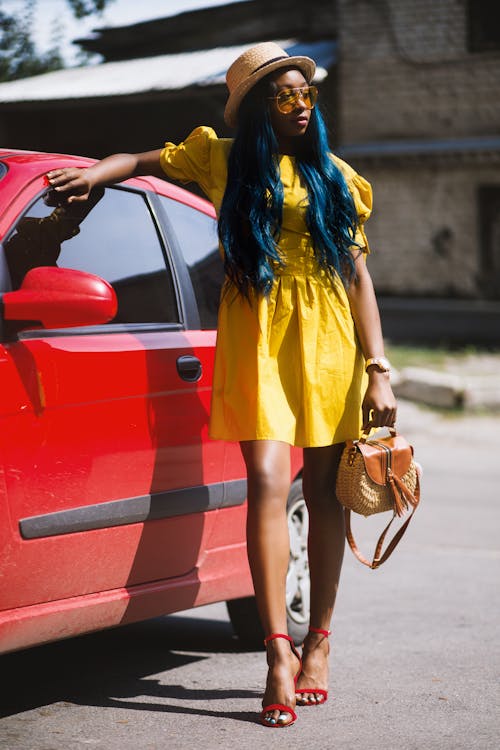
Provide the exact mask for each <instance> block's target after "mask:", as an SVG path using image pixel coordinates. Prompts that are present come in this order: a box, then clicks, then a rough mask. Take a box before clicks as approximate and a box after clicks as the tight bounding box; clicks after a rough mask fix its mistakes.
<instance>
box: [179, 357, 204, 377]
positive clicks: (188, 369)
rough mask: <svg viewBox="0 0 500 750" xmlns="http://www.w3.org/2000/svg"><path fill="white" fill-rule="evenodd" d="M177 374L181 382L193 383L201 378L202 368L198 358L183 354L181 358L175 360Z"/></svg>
mask: <svg viewBox="0 0 500 750" xmlns="http://www.w3.org/2000/svg"><path fill="white" fill-rule="evenodd" d="M177 372H178V373H179V376H180V377H181V378H182V379H183V380H188V381H189V382H190V383H195V382H196V381H197V380H199V379H200V378H201V376H202V373H203V368H202V366H201V362H200V360H199V359H198V357H193V356H192V355H191V354H183V355H182V357H179V358H178V359H177Z"/></svg>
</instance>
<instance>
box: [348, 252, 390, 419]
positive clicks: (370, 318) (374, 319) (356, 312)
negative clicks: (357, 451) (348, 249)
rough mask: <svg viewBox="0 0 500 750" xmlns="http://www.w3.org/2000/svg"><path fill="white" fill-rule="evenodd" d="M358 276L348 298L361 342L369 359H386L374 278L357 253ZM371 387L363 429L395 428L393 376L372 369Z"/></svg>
mask: <svg viewBox="0 0 500 750" xmlns="http://www.w3.org/2000/svg"><path fill="white" fill-rule="evenodd" d="M354 263H355V266H356V277H355V278H354V279H353V281H352V282H351V284H350V286H349V288H348V290H347V296H348V298H349V303H350V306H351V312H352V317H353V319H354V324H355V326H356V331H357V334H358V338H359V342H360V344H361V349H362V351H363V354H364V357H365V359H370V358H371V357H383V356H384V340H383V338H382V326H381V324H380V314H379V310H378V305H377V300H376V298H375V291H374V289H373V283H372V280H371V276H370V274H369V272H368V269H367V267H366V263H365V259H364V257H363V253H362V252H360V251H359V249H357V250H356V252H355V261H354ZM368 378H369V381H368V387H367V389H366V393H365V396H364V399H363V430H367V429H369V428H370V427H384V426H389V427H391V426H393V425H394V423H395V421H396V399H395V397H394V394H393V392H392V388H391V384H390V382H389V373H387V372H380V370H378V369H377V367H376V366H374V365H372V366H371V367H369V368H368Z"/></svg>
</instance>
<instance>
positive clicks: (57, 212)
mask: <svg viewBox="0 0 500 750" xmlns="http://www.w3.org/2000/svg"><path fill="white" fill-rule="evenodd" d="M55 202H56V201H55V200H54V192H53V191H49V192H48V193H47V194H46V195H45V196H43V197H42V198H40V199H39V200H37V201H36V202H35V203H34V204H33V205H32V206H31V207H30V208H29V209H28V211H27V212H26V213H25V214H24V215H23V217H22V218H21V219H20V220H19V221H18V222H17V224H16V227H15V230H14V232H13V233H12V234H11V235H10V236H9V238H8V240H7V242H5V243H4V251H5V256H6V259H7V264H8V267H9V271H10V275H11V280H12V288H13V289H18V288H19V286H20V285H21V283H22V280H23V278H24V276H25V274H26V273H27V272H28V271H29V270H30V269H31V268H34V267H36V266H47V265H54V266H59V267H60V268H74V269H77V270H80V271H87V272H88V273H93V274H96V275H97V276H101V277H102V278H103V279H106V280H107V281H109V283H110V284H112V286H113V288H114V290H115V292H116V296H117V299H118V312H117V315H116V317H115V318H114V319H113V321H112V322H113V323H154V322H161V323H165V322H166V323H172V322H178V320H179V315H178V312H177V303H176V297H175V289H174V284H173V279H172V275H171V272H170V269H169V268H168V266H167V263H166V261H165V255H164V252H163V248H162V245H161V242H160V239H159V236H158V232H157V230H156V226H155V224H154V221H153V218H152V216H151V213H150V211H149V208H148V205H147V203H146V200H145V197H144V195H143V194H142V193H137V192H133V191H130V190H123V189H116V188H106V189H103V188H99V189H96V190H94V191H93V192H92V195H91V197H90V198H89V200H88V201H85V202H76V203H71V204H69V205H64V204H63V205H62V206H57V205H54V204H55Z"/></svg>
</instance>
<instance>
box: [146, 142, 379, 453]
mask: <svg viewBox="0 0 500 750" xmlns="http://www.w3.org/2000/svg"><path fill="white" fill-rule="evenodd" d="M231 145H232V140H230V139H226V138H217V136H216V134H215V132H214V131H213V130H212V129H211V128H207V127H199V128H196V130H194V131H193V132H192V133H191V135H190V136H189V137H188V138H187V139H186V140H185V141H184V142H183V143H181V144H179V145H175V144H173V143H166V144H165V148H164V149H163V150H162V152H161V157H160V161H161V166H162V168H163V170H164V171H165V173H166V175H167V176H168V177H169V178H171V179H174V180H179V181H180V182H183V183H187V182H197V183H198V185H199V186H200V187H201V189H202V190H203V191H204V192H205V194H206V195H207V196H208V198H209V200H210V201H211V202H212V203H213V204H214V206H215V209H216V211H217V214H218V213H219V209H220V205H221V202H222V197H223V195H224V190H225V187H226V180H227V160H228V156H229V151H230V150H231ZM332 158H333V160H334V162H335V164H336V165H337V166H338V168H339V169H340V170H341V172H342V174H343V175H344V178H345V179H346V182H347V185H348V187H349V190H350V192H351V195H352V197H353V199H354V204H355V207H356V210H357V213H358V216H359V222H360V227H359V230H358V233H357V235H356V237H355V241H356V243H358V244H359V246H360V247H361V248H362V249H363V251H364V252H368V244H367V241H366V237H365V234H364V230H363V224H364V222H365V221H366V219H367V218H368V217H369V215H370V213H371V206H372V194H371V188H370V185H369V184H368V182H366V180H364V179H363V178H362V177H361V176H360V175H358V174H356V172H355V171H354V170H353V169H352V168H351V167H350V166H349V165H348V164H346V163H345V162H343V161H342V160H341V159H339V158H338V157H336V156H333V155H332ZM279 164H280V171H281V181H282V183H283V191H284V203H283V222H282V227H281V235H280V240H279V251H280V254H281V256H282V259H283V261H284V266H283V267H277V268H276V269H275V280H274V284H273V287H272V289H271V292H270V294H269V295H268V296H262V295H257V294H255V295H252V296H251V300H250V302H249V301H248V300H247V299H245V298H243V297H242V296H241V295H240V294H238V293H237V291H236V289H235V288H234V287H233V286H232V285H231V284H229V282H226V286H225V288H224V290H223V293H222V296H221V302H220V308H219V319H218V327H217V348H216V355H215V370H214V381H213V392H212V408H211V415H210V436H211V437H212V438H213V439H221V440H229V441H240V440H281V441H283V442H285V443H289V444H290V445H297V446H302V447H318V446H326V445H332V444H333V443H341V442H344V441H345V440H347V439H349V438H356V437H358V436H359V433H360V429H361V402H362V397H363V393H364V389H365V386H366V382H365V375H364V358H363V355H362V352H361V350H360V347H359V343H358V339H357V336H356V331H355V327H354V322H353V319H352V315H351V310H350V306H349V300H348V298H347V294H346V292H345V289H344V286H343V284H342V282H341V281H340V279H339V278H336V279H335V281H332V280H331V279H330V278H329V277H328V275H327V274H325V272H324V271H323V270H321V269H320V268H319V266H318V264H317V262H316V259H315V257H314V252H313V248H312V243H311V237H310V234H309V232H308V230H307V226H306V222H305V214H306V207H307V191H306V189H305V188H304V187H303V186H302V185H301V184H300V179H299V176H298V174H297V171H296V169H295V162H294V158H293V157H292V156H281V157H280V162H279Z"/></svg>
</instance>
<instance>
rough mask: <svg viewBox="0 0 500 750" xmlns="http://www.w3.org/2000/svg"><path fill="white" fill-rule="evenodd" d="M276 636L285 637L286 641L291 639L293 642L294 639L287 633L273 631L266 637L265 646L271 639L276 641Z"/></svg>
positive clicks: (290, 641)
mask: <svg viewBox="0 0 500 750" xmlns="http://www.w3.org/2000/svg"><path fill="white" fill-rule="evenodd" d="M275 638H284V639H285V641H289V643H292V644H293V639H292V638H290V636H289V635H285V633H271V635H268V636H267V637H266V638H264V646H267V644H268V643H269V641H274V639H275Z"/></svg>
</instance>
